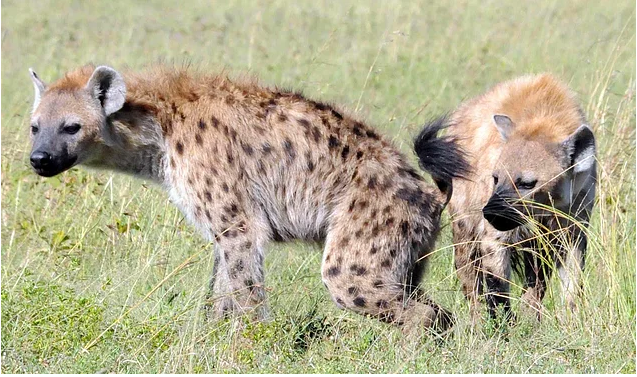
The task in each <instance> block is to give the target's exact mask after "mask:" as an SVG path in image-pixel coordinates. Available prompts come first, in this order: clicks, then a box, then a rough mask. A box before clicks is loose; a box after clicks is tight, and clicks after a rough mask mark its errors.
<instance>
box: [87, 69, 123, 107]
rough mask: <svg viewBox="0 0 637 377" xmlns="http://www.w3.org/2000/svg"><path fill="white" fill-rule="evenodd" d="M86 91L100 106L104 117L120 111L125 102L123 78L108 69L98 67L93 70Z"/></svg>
mask: <svg viewBox="0 0 637 377" xmlns="http://www.w3.org/2000/svg"><path fill="white" fill-rule="evenodd" d="M86 89H87V90H88V91H89V92H90V93H91V95H92V96H93V97H94V98H95V99H97V100H98V101H99V102H100V104H102V108H104V113H106V116H109V115H111V114H113V113H114V112H116V111H118V110H119V109H121V108H122V106H124V102H125V101H126V84H125V83H124V78H123V77H122V75H120V74H119V73H118V72H117V71H116V70H114V69H113V68H110V67H106V66H99V67H97V68H95V71H94V72H93V74H92V75H91V78H90V79H89V80H88V83H87V84H86Z"/></svg>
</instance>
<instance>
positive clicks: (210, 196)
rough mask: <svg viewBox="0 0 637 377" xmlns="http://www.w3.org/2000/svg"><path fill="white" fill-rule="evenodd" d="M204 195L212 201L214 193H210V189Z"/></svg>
mask: <svg viewBox="0 0 637 377" xmlns="http://www.w3.org/2000/svg"><path fill="white" fill-rule="evenodd" d="M204 196H205V197H206V200H207V201H211V200H212V195H211V194H210V191H206V192H205V193H204Z"/></svg>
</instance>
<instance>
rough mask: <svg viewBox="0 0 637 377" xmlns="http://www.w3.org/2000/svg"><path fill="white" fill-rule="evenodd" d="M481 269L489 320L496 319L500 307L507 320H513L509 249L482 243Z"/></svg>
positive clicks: (485, 242) (499, 245)
mask: <svg viewBox="0 0 637 377" xmlns="http://www.w3.org/2000/svg"><path fill="white" fill-rule="evenodd" d="M481 269H482V274H483V276H484V281H485V286H486V293H485V299H486V302H487V307H488V309H489V315H490V316H491V318H495V317H496V313H497V309H498V307H499V306H501V307H502V308H503V309H504V313H505V315H506V316H507V320H512V319H513V313H512V312H511V301H510V299H509V290H510V280H511V248H510V247H507V246H504V245H502V244H501V243H499V242H498V241H493V242H489V241H484V242H483V244H482V259H481Z"/></svg>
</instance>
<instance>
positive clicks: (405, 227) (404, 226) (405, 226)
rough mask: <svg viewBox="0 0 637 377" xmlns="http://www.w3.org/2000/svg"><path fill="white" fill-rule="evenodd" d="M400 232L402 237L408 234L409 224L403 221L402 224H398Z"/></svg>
mask: <svg viewBox="0 0 637 377" xmlns="http://www.w3.org/2000/svg"><path fill="white" fill-rule="evenodd" d="M400 231H401V232H402V233H403V235H404V236H406V235H407V233H409V223H408V222H407V221H403V222H402V223H400Z"/></svg>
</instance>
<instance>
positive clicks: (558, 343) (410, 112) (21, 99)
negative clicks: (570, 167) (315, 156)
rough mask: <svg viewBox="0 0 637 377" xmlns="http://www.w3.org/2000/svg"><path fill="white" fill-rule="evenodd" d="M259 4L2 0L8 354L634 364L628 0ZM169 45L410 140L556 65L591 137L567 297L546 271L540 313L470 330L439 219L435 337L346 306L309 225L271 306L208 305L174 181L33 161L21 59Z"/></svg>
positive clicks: (393, 368) (102, 361)
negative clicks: (578, 271) (582, 234)
mask: <svg viewBox="0 0 637 377" xmlns="http://www.w3.org/2000/svg"><path fill="white" fill-rule="evenodd" d="M256 3H257V2H252V1H217V2H207V1H188V2H184V3H183V4H179V5H178V2H174V3H173V2H168V1H155V2H152V5H151V2H148V4H145V3H144V4H143V3H142V2H135V4H134V5H130V4H129V2H128V1H123V0H112V1H102V2H80V1H70V0H56V1H37V2H36V1H18V0H8V1H3V2H2V21H3V22H2V263H1V279H2V280H1V282H2V283H1V284H2V343H1V348H2V350H1V351H2V372H3V373H7V372H18V373H20V372H62V373H69V372H146V373H157V372H193V373H197V372H244V373H245V372H253V373H263V372H271V373H276V372H288V373H293V372H326V373H330V372H344V373H349V372H358V373H368V372H415V373H427V372H429V373H433V372H442V371H444V372H451V373H453V372H474V373H480V372H505V373H508V372H518V373H524V372H535V373H541V372H553V373H567V372H594V373H595V372H609V373H613V372H624V373H634V372H635V336H636V333H635V331H636V330H635V294H636V293H635V261H636V256H635V237H636V235H635V227H636V223H635V3H634V2H633V1H630V0H622V1H615V2H600V1H572V2H566V1H543V2H499V1H455V2H446V1H391V0H390V1H382V2H381V1H377V2H372V1H370V2H359V1H340V2H328V1H324V0H318V1H307V0H300V1H294V2H293V1H289V2H284V1H273V2H270V3H269V4H268V5H267V6H266V5H265V3H263V4H264V5H256ZM159 60H162V61H166V62H169V63H176V64H182V63H184V62H190V63H191V64H192V65H194V66H196V67H199V68H201V69H205V70H211V71H219V70H222V69H225V70H226V71H227V72H228V73H230V74H231V75H237V74H243V73H246V72H249V73H250V74H254V75H256V76H258V77H259V78H260V79H261V82H263V83H265V84H271V85H281V86H288V87H293V88H296V89H301V90H303V92H304V93H305V94H306V95H307V96H309V97H311V98H315V99H321V100H325V101H331V102H334V103H337V104H339V105H342V106H343V107H344V108H347V109H349V111H350V112H351V113H355V114H357V116H358V117H359V118H361V119H363V120H366V121H368V122H369V123H370V124H373V125H375V126H377V127H378V128H379V129H380V130H381V132H382V133H384V134H385V135H387V136H389V137H390V138H392V139H393V140H394V142H395V144H396V145H397V146H399V147H400V148H401V149H402V150H403V151H405V152H407V153H410V156H411V152H410V139H411V137H412V136H413V135H414V133H415V132H416V130H417V129H418V127H419V126H420V125H422V124H423V123H424V122H425V121H426V120H427V119H428V118H429V117H431V116H433V115H436V114H438V113H440V112H442V111H445V110H450V109H452V108H453V107H454V106H455V105H457V104H458V103H459V102H460V101H462V100H463V99H466V98H469V97H471V96H474V95H477V94H479V93H481V92H483V91H484V90H485V89H486V88H488V87H489V86H490V85H492V84H494V83H496V82H498V81H501V80H505V79H508V78H511V77H514V76H516V75H520V74H524V73H529V72H542V71H550V72H553V73H555V74H556V75H558V76H560V77H562V78H563V79H564V80H565V81H566V82H568V83H569V84H570V85H571V87H572V88H573V89H574V90H575V91H576V92H577V93H578V95H579V97H580V99H581V101H582V104H583V108H584V110H585V112H586V114H587V116H588V118H589V120H590V122H591V124H592V126H593V128H594V130H595V132H596V134H597V140H598V149H599V154H598V159H599V172H600V174H599V177H600V182H599V191H598V192H599V195H598V202H597V204H596V208H595V213H594V216H593V219H592V226H591V229H590V234H591V241H590V246H589V251H588V259H587V268H586V271H585V292H584V295H583V297H582V300H581V302H580V303H579V304H580V306H579V308H580V309H579V311H578V312H577V313H576V314H573V315H569V314H568V313H567V312H566V310H565V308H564V306H563V305H562V302H561V295H560V290H559V284H558V282H557V281H556V280H555V279H554V280H553V281H552V282H551V283H552V284H551V287H550V290H549V292H548V294H547V297H546V299H545V305H546V307H547V312H548V315H547V316H545V317H544V319H543V321H542V322H541V323H540V324H537V323H534V322H533V321H525V320H522V321H521V323H520V324H518V325H517V326H515V327H512V328H509V329H508V331H507V332H506V333H503V332H502V331H496V330H493V329H491V328H490V326H489V325H490V324H489V323H485V324H484V325H483V326H479V327H478V328H476V329H475V330H474V331H471V328H470V327H469V326H468V323H469V315H468V306H467V304H466V302H465V300H464V298H463V296H462V294H461V292H460V286H459V282H458V280H457V278H456V276H455V271H454V268H453V261H452V249H451V241H450V230H449V227H448V226H447V227H445V229H444V231H443V235H442V237H441V239H440V241H439V243H438V247H439V250H438V251H437V252H436V254H435V255H434V257H433V259H432V262H431V264H430V269H429V271H428V273H427V274H426V276H425V281H424V282H423V284H424V287H425V289H426V290H427V291H429V292H430V293H431V295H432V296H433V297H434V298H435V300H436V301H438V302H440V303H441V304H442V305H444V306H445V307H447V308H449V309H451V310H452V311H453V312H454V313H455V314H456V315H457V316H458V324H457V326H456V327H455V329H454V333H453V336H452V337H451V338H449V339H447V340H446V341H442V342H441V341H437V340H436V339H434V338H432V337H426V336H425V337H423V338H422V339H420V340H414V339H405V338H403V336H402V333H401V332H400V331H399V330H398V329H395V328H393V327H390V326H386V325H383V324H381V323H378V322H377V321H375V320H372V319H367V318H364V317H359V316H357V315H355V314H352V313H348V312H345V311H339V310H338V309H336V307H335V306H334V305H333V304H332V302H331V300H330V299H329V297H328V295H327V292H326V290H325V289H324V288H323V285H322V283H321V279H320V268H319V266H320V258H321V253H320V249H319V248H318V247H317V246H316V245H311V244H303V243H295V244H288V245H274V246H272V247H271V248H270V250H269V254H268V257H267V259H266V271H267V272H266V273H267V278H266V285H267V289H268V291H269V304H270V306H271V309H272V312H273V320H272V321H271V322H268V323H263V324H254V323H244V321H243V320H236V321H231V320H228V321H225V322H221V323H211V322H206V321H205V320H204V316H203V314H202V311H201V302H202V301H201V300H202V297H203V295H204V293H205V289H206V286H207V282H208V278H209V275H210V272H211V270H212V256H211V249H210V245H207V244H206V243H205V242H204V241H202V239H201V238H200V237H199V236H198V235H197V234H196V233H195V231H194V230H193V229H192V228H191V227H190V226H188V225H187V224H186V223H185V221H184V219H183V217H182V215H181V214H180V213H179V212H178V211H177V210H176V208H174V207H173V206H172V205H171V204H170V203H169V201H168V198H167V195H166V194H165V193H163V192H162V191H161V190H160V189H159V188H158V187H155V186H153V185H151V184H150V183H145V182H143V181H138V180H134V179H131V178H129V177H125V176H121V175H113V174H111V173H108V172H95V171H88V170H83V169H73V170H71V171H68V172H66V173H64V174H61V175H60V176H58V177H54V178H50V179H43V178H40V177H38V176H36V175H35V174H34V173H33V172H32V171H31V170H30V168H29V166H28V152H29V148H30V145H29V141H28V117H29V112H30V109H31V103H32V95H33V93H32V91H33V88H32V85H31V82H30V80H29V77H28V73H27V68H28V67H34V68H35V69H36V70H37V72H38V73H39V75H40V77H42V78H43V79H44V80H47V81H49V80H52V79H55V78H57V77H59V76H60V75H61V74H62V73H63V72H65V71H66V70H69V69H72V68H75V67H77V66H79V65H82V64H84V63H87V62H95V63H101V64H109V65H112V66H113V67H116V68H121V67H124V66H130V67H134V68H141V67H143V66H144V65H147V64H149V63H153V62H157V61H159ZM445 223H448V220H445ZM514 290H515V291H518V292H519V289H514ZM517 306H518V305H517V302H516V301H514V310H516V311H517Z"/></svg>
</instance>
